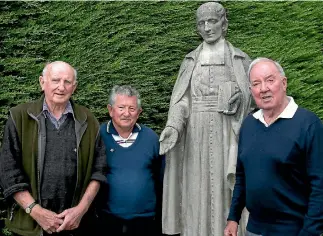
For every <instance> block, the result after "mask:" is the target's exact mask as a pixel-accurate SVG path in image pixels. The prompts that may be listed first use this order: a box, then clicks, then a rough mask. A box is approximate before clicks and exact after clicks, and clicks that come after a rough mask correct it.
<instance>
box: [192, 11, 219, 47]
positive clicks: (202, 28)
mask: <svg viewBox="0 0 323 236" xmlns="http://www.w3.org/2000/svg"><path fill="white" fill-rule="evenodd" d="M223 21H224V19H223V17H220V16H218V15H217V13H216V11H215V9H212V8H204V9H199V11H198V12H197V29H198V31H199V33H200V35H201V36H202V38H203V40H204V41H205V42H206V43H208V44H213V43H216V42H217V41H218V40H219V39H220V38H221V36H222V26H223Z"/></svg>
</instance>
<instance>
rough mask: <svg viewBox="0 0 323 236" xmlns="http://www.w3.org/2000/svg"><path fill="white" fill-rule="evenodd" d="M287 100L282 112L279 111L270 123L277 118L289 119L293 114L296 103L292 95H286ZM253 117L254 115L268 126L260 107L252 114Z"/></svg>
mask: <svg viewBox="0 0 323 236" xmlns="http://www.w3.org/2000/svg"><path fill="white" fill-rule="evenodd" d="M287 98H288V100H289V103H288V105H287V106H286V107H285V109H284V110H283V112H282V113H280V115H279V116H277V118H276V119H275V120H274V121H273V122H272V123H271V124H273V123H274V122H276V120H278V119H279V118H283V119H291V118H293V116H294V115H295V112H296V111H297V108H298V105H297V104H296V103H295V101H294V99H293V98H292V97H289V96H288V97H287ZM253 117H255V118H256V119H257V120H259V121H260V122H261V123H263V124H264V125H265V126H266V127H268V126H269V124H267V123H266V121H265V118H264V114H263V109H260V110H259V111H257V112H255V113H254V114H253Z"/></svg>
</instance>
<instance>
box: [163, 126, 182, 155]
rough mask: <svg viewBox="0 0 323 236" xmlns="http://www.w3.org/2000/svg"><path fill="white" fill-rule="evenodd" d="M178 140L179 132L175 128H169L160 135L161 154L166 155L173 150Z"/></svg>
mask: <svg viewBox="0 0 323 236" xmlns="http://www.w3.org/2000/svg"><path fill="white" fill-rule="evenodd" d="M177 139H178V132H177V130H176V129H174V128H173V127H170V126H167V127H166V128H165V129H164V130H163V132H162V133H161V135H160V138H159V142H160V148H159V154H160V155H164V154H165V153H166V152H168V151H169V150H171V149H172V148H173V147H174V146H175V144H176V142H177Z"/></svg>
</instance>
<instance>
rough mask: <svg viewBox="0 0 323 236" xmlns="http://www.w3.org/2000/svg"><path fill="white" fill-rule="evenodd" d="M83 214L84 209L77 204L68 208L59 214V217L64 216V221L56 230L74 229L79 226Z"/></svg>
mask: <svg viewBox="0 0 323 236" xmlns="http://www.w3.org/2000/svg"><path fill="white" fill-rule="evenodd" d="M83 215H84V213H83V211H82V210H81V209H80V208H79V207H77V206H76V207H73V208H69V209H66V210H65V211H63V212H62V213H60V214H58V217H59V218H62V219H63V220H64V221H63V224H62V225H61V226H60V227H59V228H58V229H57V230H56V232H61V231H63V230H74V229H76V228H78V227H79V225H80V222H81V219H82V217H83Z"/></svg>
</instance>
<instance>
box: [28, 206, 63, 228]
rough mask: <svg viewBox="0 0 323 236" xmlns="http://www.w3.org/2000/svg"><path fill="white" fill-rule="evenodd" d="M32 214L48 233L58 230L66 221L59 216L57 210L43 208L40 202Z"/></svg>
mask: <svg viewBox="0 0 323 236" xmlns="http://www.w3.org/2000/svg"><path fill="white" fill-rule="evenodd" d="M30 216H31V217H32V218H33V219H34V220H36V221H37V223H38V224H39V225H40V227H42V229H43V230H45V231H46V232H47V233H48V234H52V233H54V232H56V230H57V229H58V228H59V226H60V225H61V224H63V221H64V220H63V219H60V218H58V215H57V214H56V213H55V212H52V211H50V210H47V209H45V208H42V207H41V206H40V205H39V204H37V205H36V206H34V208H33V209H32V211H31V213H30Z"/></svg>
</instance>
